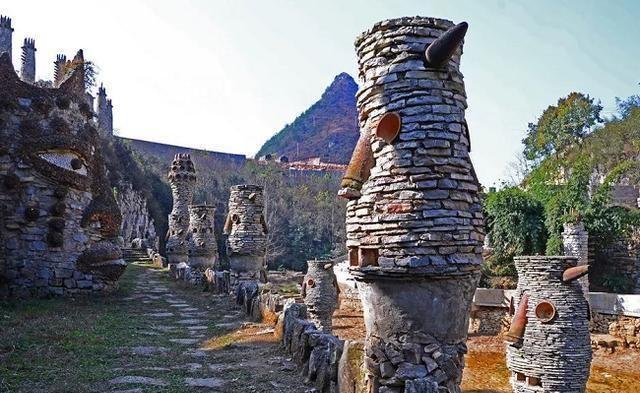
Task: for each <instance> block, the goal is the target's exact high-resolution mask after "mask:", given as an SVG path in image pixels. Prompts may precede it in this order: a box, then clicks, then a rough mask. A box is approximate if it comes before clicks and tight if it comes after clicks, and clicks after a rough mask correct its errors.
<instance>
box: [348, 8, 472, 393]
mask: <svg viewBox="0 0 640 393" xmlns="http://www.w3.org/2000/svg"><path fill="white" fill-rule="evenodd" d="M466 31H467V24H466V23H464V22H463V23H460V24H458V25H454V24H453V23H452V22H450V21H448V20H443V19H435V18H425V17H411V18H399V19H391V20H385V21H382V22H379V23H376V24H375V25H374V26H373V27H372V28H371V29H370V30H368V31H366V32H364V33H363V34H361V35H360V36H359V37H358V38H357V39H356V43H355V45H356V52H357V55H358V68H359V76H360V80H361V83H360V89H359V91H358V94H357V105H358V111H359V114H360V116H359V120H360V132H361V134H360V140H359V141H358V144H357V146H356V148H355V150H354V152H353V156H352V158H351V161H350V163H349V166H348V168H347V171H346V173H345V176H344V178H343V181H342V185H341V186H342V189H341V190H340V192H339V195H341V196H343V197H345V198H347V199H349V202H348V203H347V249H348V252H349V261H350V265H351V272H352V274H353V276H354V278H355V279H356V280H357V281H358V286H359V288H360V293H361V297H362V303H363V308H364V317H365V327H366V330H367V336H366V341H365V360H366V361H365V364H366V368H367V374H368V379H369V389H370V390H369V391H370V392H373V393H377V392H412V393H420V392H422V393H424V392H449V393H459V392H460V382H461V380H462V370H463V368H464V354H465V353H466V351H467V347H466V343H465V342H466V339H467V329H468V324H469V313H470V309H471V302H472V299H473V294H474V292H475V289H476V286H477V283H478V279H479V276H480V266H481V264H482V244H483V240H484V220H483V215H482V207H481V204H480V199H479V197H478V192H479V189H480V185H479V183H478V179H477V177H476V174H475V171H474V169H473V165H472V163H471V158H470V156H469V151H470V142H469V130H468V127H467V123H466V120H465V109H466V108H467V100H466V93H465V86H464V82H463V76H462V74H461V73H460V69H459V67H460V59H461V55H462V41H463V38H464V36H465V33H466Z"/></svg>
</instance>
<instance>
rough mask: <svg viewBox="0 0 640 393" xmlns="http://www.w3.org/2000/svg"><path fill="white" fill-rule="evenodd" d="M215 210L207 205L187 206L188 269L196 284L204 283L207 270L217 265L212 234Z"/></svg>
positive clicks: (213, 235) (215, 247)
mask: <svg viewBox="0 0 640 393" xmlns="http://www.w3.org/2000/svg"><path fill="white" fill-rule="evenodd" d="M215 213H216V208H215V207H214V206H208V205H191V206H189V235H190V237H191V238H190V239H189V269H190V270H191V275H192V277H193V278H194V279H195V281H197V282H203V281H206V277H205V275H204V273H205V271H206V270H207V269H214V268H215V267H217V265H218V244H217V243H216V236H215V233H214V221H215V220H214V219H215Z"/></svg>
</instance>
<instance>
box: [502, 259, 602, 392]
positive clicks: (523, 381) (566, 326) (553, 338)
mask: <svg viewBox="0 0 640 393" xmlns="http://www.w3.org/2000/svg"><path fill="white" fill-rule="evenodd" d="M514 261H515V264H516V269H517V270H518V287H517V290H516V299H514V300H515V301H514V304H515V309H516V310H517V312H516V314H515V315H514V318H513V322H512V323H511V329H510V330H509V333H507V336H506V339H507V341H508V342H509V344H508V345H507V367H508V368H509V370H511V372H512V375H511V385H512V387H513V391H514V392H515V393H539V392H544V393H547V392H548V393H551V392H554V393H580V392H584V391H585V389H586V384H587V380H588V379H589V370H590V365H591V340H590V338H589V306H588V303H587V300H586V299H585V297H584V293H583V291H582V287H581V285H580V282H579V279H580V277H583V276H585V275H586V274H587V273H588V266H587V265H579V266H577V262H578V260H577V258H575V257H562V256H546V257H545V256H527V257H517V258H514Z"/></svg>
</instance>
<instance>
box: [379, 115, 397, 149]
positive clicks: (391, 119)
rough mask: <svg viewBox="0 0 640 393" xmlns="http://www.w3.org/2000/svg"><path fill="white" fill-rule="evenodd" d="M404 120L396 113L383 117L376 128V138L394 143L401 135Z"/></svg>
mask: <svg viewBox="0 0 640 393" xmlns="http://www.w3.org/2000/svg"><path fill="white" fill-rule="evenodd" d="M401 126H402V119H401V118H400V115H399V114H397V113H396V112H389V113H387V114H385V115H384V116H382V119H380V121H379V122H378V126H377V127H376V136H377V137H378V138H381V139H384V140H385V141H386V142H387V143H392V142H393V141H394V140H395V139H396V138H397V137H398V134H399V133H400V127H401Z"/></svg>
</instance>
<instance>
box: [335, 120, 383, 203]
mask: <svg viewBox="0 0 640 393" xmlns="http://www.w3.org/2000/svg"><path fill="white" fill-rule="evenodd" d="M374 163H375V161H374V159H373V151H372V150H371V131H370V130H366V131H364V132H363V133H362V134H361V135H360V139H359V140H358V144H357V145H356V148H355V150H354V151H353V155H352V156H351V161H349V166H347V170H346V172H345V174H344V176H343V178H342V183H341V184H340V187H341V190H340V192H339V193H338V195H339V196H341V197H343V198H346V199H355V198H358V197H359V196H360V189H361V188H362V184H363V183H364V182H365V181H366V180H367V179H368V178H369V175H370V174H371V168H373V165H374Z"/></svg>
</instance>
